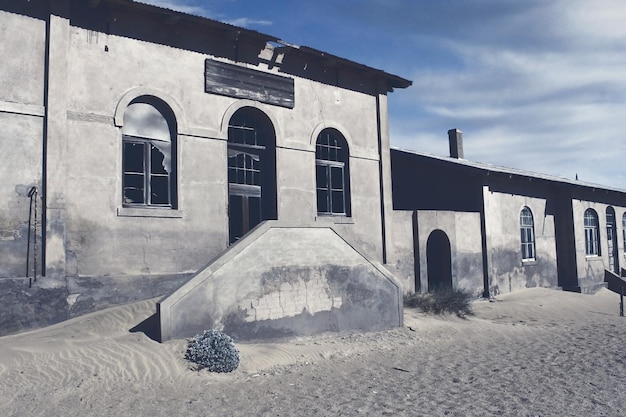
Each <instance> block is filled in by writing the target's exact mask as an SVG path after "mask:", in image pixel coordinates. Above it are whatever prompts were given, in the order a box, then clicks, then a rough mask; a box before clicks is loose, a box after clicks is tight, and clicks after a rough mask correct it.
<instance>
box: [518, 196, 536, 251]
mask: <svg viewBox="0 0 626 417" xmlns="http://www.w3.org/2000/svg"><path fill="white" fill-rule="evenodd" d="M520 234H521V241H522V260H533V259H535V230H534V223H533V214H532V212H531V211H530V209H529V208H528V207H524V208H523V209H522V212H521V213H520Z"/></svg>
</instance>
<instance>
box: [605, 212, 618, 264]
mask: <svg viewBox="0 0 626 417" xmlns="http://www.w3.org/2000/svg"><path fill="white" fill-rule="evenodd" d="M606 239H607V252H608V254H609V270H610V271H611V272H615V273H616V274H617V275H620V270H619V256H618V246H617V224H616V222H615V210H613V207H607V208H606Z"/></svg>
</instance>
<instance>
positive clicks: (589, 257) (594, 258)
mask: <svg viewBox="0 0 626 417" xmlns="http://www.w3.org/2000/svg"><path fill="white" fill-rule="evenodd" d="M585 260H587V261H601V260H602V256H600V255H585Z"/></svg>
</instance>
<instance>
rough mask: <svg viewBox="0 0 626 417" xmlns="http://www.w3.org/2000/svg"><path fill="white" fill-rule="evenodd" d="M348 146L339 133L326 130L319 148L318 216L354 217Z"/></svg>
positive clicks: (317, 145) (317, 155) (318, 139)
mask: <svg viewBox="0 0 626 417" xmlns="http://www.w3.org/2000/svg"><path fill="white" fill-rule="evenodd" d="M349 159H350V155H349V152H348V144H347V143H346V140H345V139H344V137H343V136H342V135H341V133H339V132H338V131H337V130H335V129H324V130H322V132H321V133H320V134H319V136H318V137H317V142H316V144H315V172H316V184H317V212H318V213H319V214H332V215H343V216H350V174H349V172H350V171H349Z"/></svg>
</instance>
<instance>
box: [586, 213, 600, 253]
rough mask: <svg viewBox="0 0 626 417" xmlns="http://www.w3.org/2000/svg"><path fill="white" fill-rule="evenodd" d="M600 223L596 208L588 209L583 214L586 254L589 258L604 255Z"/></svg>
mask: <svg viewBox="0 0 626 417" xmlns="http://www.w3.org/2000/svg"><path fill="white" fill-rule="evenodd" d="M599 223H600V221H599V217H598V213H596V211H595V210H594V209H591V208H588V209H586V210H585V213H584V214H583V230H584V233H585V256H586V257H588V258H591V257H598V256H601V255H602V249H601V241H600V224H599Z"/></svg>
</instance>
